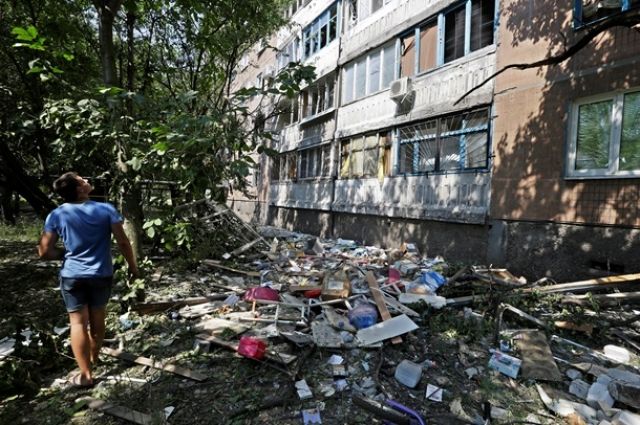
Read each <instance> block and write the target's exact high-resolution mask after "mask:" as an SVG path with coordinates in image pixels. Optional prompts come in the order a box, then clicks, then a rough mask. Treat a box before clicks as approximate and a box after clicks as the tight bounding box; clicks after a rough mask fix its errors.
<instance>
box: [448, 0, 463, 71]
mask: <svg viewBox="0 0 640 425" xmlns="http://www.w3.org/2000/svg"><path fill="white" fill-rule="evenodd" d="M465 15H466V12H465V8H464V7H461V8H460V9H458V10H454V11H453V12H449V13H448V14H447V15H446V16H445V23H444V61H445V62H450V61H452V60H455V59H458V58H460V57H462V56H464V27H465V25H464V22H465Z"/></svg>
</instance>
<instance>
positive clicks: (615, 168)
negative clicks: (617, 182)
mask: <svg viewBox="0 0 640 425" xmlns="http://www.w3.org/2000/svg"><path fill="white" fill-rule="evenodd" d="M631 93H638V94H640V87H635V88H632V89H627V90H616V91H613V92H608V93H601V94H598V95H594V96H588V97H584V98H580V99H577V100H575V101H573V102H572V103H571V106H570V115H569V120H568V121H569V122H568V124H569V131H568V135H569V136H568V143H567V153H566V155H565V172H564V176H565V179H567V180H580V179H620V178H638V177H640V168H638V169H636V170H620V147H621V145H622V124H623V120H622V118H623V114H624V97H625V95H628V94H631ZM607 100H611V101H612V102H613V105H612V114H611V123H610V124H611V134H610V137H611V139H610V144H609V163H608V167H607V168H606V169H597V168H592V169H586V170H576V169H575V163H576V158H577V156H578V151H577V148H578V122H579V119H580V114H579V111H580V106H583V105H589V104H593V103H598V102H603V101H607Z"/></svg>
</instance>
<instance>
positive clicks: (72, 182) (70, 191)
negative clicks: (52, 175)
mask: <svg viewBox="0 0 640 425" xmlns="http://www.w3.org/2000/svg"><path fill="white" fill-rule="evenodd" d="M77 189H78V173H75V172H73V171H69V172H68V173H64V174H63V175H61V176H60V177H58V179H57V180H56V181H54V182H53V190H54V191H55V192H56V193H57V194H58V195H60V196H61V197H62V199H64V201H65V202H75V201H77V200H78V190H77Z"/></svg>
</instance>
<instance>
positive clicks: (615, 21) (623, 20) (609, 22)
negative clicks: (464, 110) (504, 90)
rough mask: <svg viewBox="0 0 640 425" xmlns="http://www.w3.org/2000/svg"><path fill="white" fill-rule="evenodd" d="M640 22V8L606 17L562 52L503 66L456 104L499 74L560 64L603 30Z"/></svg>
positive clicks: (628, 26)
mask: <svg viewBox="0 0 640 425" xmlns="http://www.w3.org/2000/svg"><path fill="white" fill-rule="evenodd" d="M639 23H640V9H633V10H630V11H626V12H622V13H620V14H617V15H615V16H614V17H611V18H609V19H606V20H604V21H603V22H602V23H600V24H598V25H596V26H594V27H593V28H592V29H590V30H589V31H588V32H587V33H586V34H585V35H584V36H583V37H582V38H581V39H579V40H578V41H577V42H576V43H574V44H573V45H572V46H571V47H569V48H568V49H564V50H563V51H562V52H560V53H559V54H557V55H553V56H549V57H547V58H545V59H541V60H539V61H536V62H529V63H513V64H510V65H506V66H504V67H502V68H501V69H500V70H499V71H496V72H494V73H493V74H491V75H490V76H488V77H487V78H486V79H485V80H484V81H483V82H481V83H480V84H478V85H477V86H475V87H474V88H472V89H471V90H469V91H467V92H466V93H465V94H463V95H462V96H460V98H459V99H458V100H456V101H455V102H454V106H455V105H457V104H458V103H460V102H461V101H462V100H464V99H465V98H467V97H468V96H469V95H470V94H471V93H473V92H475V91H476V90H478V89H480V88H481V87H483V86H484V85H486V84H487V83H488V82H490V81H491V80H493V79H494V78H496V77H497V76H498V75H500V74H502V73H504V72H505V71H508V70H510V69H518V70H524V69H531V68H539V67H541V66H549V65H559V64H561V63H562V62H564V61H566V60H567V59H569V58H570V57H572V56H573V55H575V54H576V53H578V52H579V51H580V50H582V49H584V48H585V47H586V46H587V45H589V43H590V42H591V41H592V40H593V39H594V38H596V37H597V36H598V35H600V34H602V33H603V32H605V31H607V30H609V29H611V28H615V27H626V28H633V27H634V26H636V25H638V24H639Z"/></svg>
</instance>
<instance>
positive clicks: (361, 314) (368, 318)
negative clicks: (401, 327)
mask: <svg viewBox="0 0 640 425" xmlns="http://www.w3.org/2000/svg"><path fill="white" fill-rule="evenodd" d="M377 321H378V309H377V308H376V307H374V306H372V305H371V304H369V303H366V302H361V303H360V304H358V305H356V306H355V307H354V308H353V309H351V310H350V311H349V322H350V323H351V324H352V325H353V326H355V327H356V328H358V329H364V328H368V327H369V326H373V325H375V324H376V322H377Z"/></svg>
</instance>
